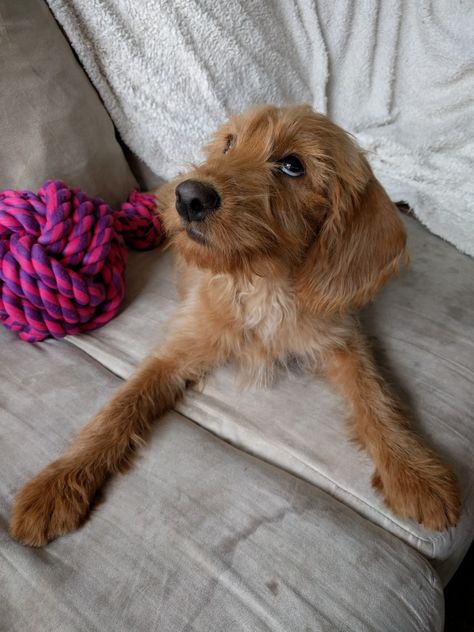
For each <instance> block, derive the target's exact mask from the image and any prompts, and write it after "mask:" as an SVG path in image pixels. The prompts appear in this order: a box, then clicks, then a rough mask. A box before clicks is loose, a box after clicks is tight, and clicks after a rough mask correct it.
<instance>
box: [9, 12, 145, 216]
mask: <svg viewBox="0 0 474 632" xmlns="http://www.w3.org/2000/svg"><path fill="white" fill-rule="evenodd" d="M0 87H1V89H0V138H1V139H2V144H1V147H0V189H5V188H12V189H32V190H36V189H37V188H38V187H39V186H40V185H41V184H42V182H43V181H44V180H46V179H62V180H64V181H65V182H66V183H67V184H68V185H70V186H77V187H79V188H81V189H83V190H84V191H86V192H87V193H89V194H90V195H99V196H101V197H103V198H105V199H106V200H107V201H108V202H110V203H111V204H118V203H119V202H121V201H123V200H124V199H125V198H126V196H127V193H128V192H129V191H130V190H131V189H133V188H134V187H135V186H136V182H135V179H134V177H133V175H132V173H131V171H130V168H129V167H128V164H127V162H126V161H125V158H124V156H123V153H122V150H121V148H120V145H119V144H118V142H117V140H116V137H115V132H114V128H113V125H112V122H111V120H110V118H109V116H108V114H107V112H106V111H105V109H104V107H103V105H102V103H101V102H100V99H99V97H98V96H97V93H96V92H95V90H94V88H93V87H92V85H91V84H90V82H89V80H88V79H87V77H86V75H85V73H84V71H83V70H82V69H81V67H80V66H79V64H78V62H77V61H76V59H75V57H74V54H73V52H72V50H71V48H70V47H69V44H68V43H67V41H66V39H65V37H64V36H63V34H62V33H61V31H60V29H59V28H58V25H57V24H56V22H55V20H54V18H53V17H52V15H51V14H50V12H49V9H48V7H47V6H46V4H45V3H44V2H43V0H21V1H19V2H16V1H13V0H0Z"/></svg>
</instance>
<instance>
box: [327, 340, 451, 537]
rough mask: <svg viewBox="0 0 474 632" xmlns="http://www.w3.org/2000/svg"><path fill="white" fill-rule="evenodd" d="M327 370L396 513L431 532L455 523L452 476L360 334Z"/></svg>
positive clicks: (336, 354) (329, 358)
mask: <svg viewBox="0 0 474 632" xmlns="http://www.w3.org/2000/svg"><path fill="white" fill-rule="evenodd" d="M325 371H326V374H327V375H328V377H329V378H330V380H331V381H332V383H333V384H334V385H335V386H336V388H337V389H338V390H339V391H340V392H341V393H342V394H343V395H345V397H347V398H348V400H349V401H350V403H351V406H352V428H351V429H352V431H353V437H354V439H356V440H357V441H358V442H359V443H360V444H362V445H363V446H364V447H365V448H366V449H367V451H368V453H369V455H370V456H371V457H372V459H373V461H374V463H375V472H374V475H373V478H372V484H373V486H374V487H375V488H376V489H378V490H379V491H380V492H382V493H383V494H384V497H385V502H386V504H387V505H388V506H389V507H390V508H391V509H392V510H393V511H394V512H395V513H396V514H398V515H400V516H404V517H408V518H414V519H415V520H417V521H418V522H420V523H421V524H423V525H424V526H425V527H427V528H429V529H433V530H441V529H445V528H447V527H449V526H453V525H455V524H456V522H457V520H458V517H459V492H458V486H457V481H456V478H455V476H454V474H453V473H452V472H451V470H449V469H448V468H447V467H446V466H445V465H444V464H443V463H442V461H441V460H440V459H439V458H438V456H437V455H436V454H435V453H434V452H433V451H432V450H430V449H429V448H428V447H426V446H424V445H423V444H422V442H421V440H420V439H419V438H418V436H417V435H416V434H415V433H414V432H413V431H412V430H411V429H410V426H409V423H408V421H407V419H406V417H405V415H404V413H403V411H402V410H401V407H400V404H399V403H398V402H397V401H396V399H395V398H394V397H393V395H392V394H391V393H390V392H389V389H388V387H387V385H386V384H385V383H384V381H383V379H382V377H381V376H380V375H379V373H378V371H377V369H376V367H375V364H374V362H373V360H372V357H371V354H370V352H369V349H368V345H367V343H366V342H365V340H364V339H363V337H362V336H361V335H360V334H355V335H354V337H353V339H352V340H351V341H350V343H348V344H347V346H346V347H345V348H343V349H338V350H335V351H333V352H332V353H330V354H328V355H327V357H326V358H325Z"/></svg>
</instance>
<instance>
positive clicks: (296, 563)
mask: <svg viewBox="0 0 474 632" xmlns="http://www.w3.org/2000/svg"><path fill="white" fill-rule="evenodd" d="M0 348H1V359H2V362H1V363H0V400H1V402H2V408H3V411H2V414H1V415H0V435H1V438H2V459H1V461H0V496H1V504H0V586H1V595H2V599H1V600H0V621H1V627H2V629H5V630H9V631H10V632H29V631H31V632H47V631H48V632H49V631H50V630H74V631H75V632H81V631H84V632H85V631H86V630H87V632H91V631H93V630H97V631H100V632H107V631H109V630H110V632H119V631H124V632H125V631H127V632H128V631H130V630H133V631H134V632H141V631H143V632H152V631H157V632H158V631H159V632H161V631H166V632H174V631H183V632H184V631H185V630H187V631H189V630H194V631H196V632H198V631H201V632H209V631H210V630H232V631H238V630H242V631H244V630H245V631H248V632H255V631H256V630H272V631H275V632H276V631H281V632H288V630H294V631H295V632H296V631H301V632H303V631H307V630H314V631H316V630H327V631H329V630H347V631H348V632H349V631H350V632H358V631H360V632H370V631H373V632H379V631H380V630H384V632H391V631H393V632H399V631H400V630H404V632H410V631H413V632H419V631H420V630H430V632H436V631H440V630H442V623H443V621H442V620H443V595H442V589H441V584H440V581H439V578H438V576H437V574H436V572H435V571H434V570H433V569H432V567H431V565H430V564H429V563H428V562H427V561H426V560H425V559H424V558H423V557H422V556H420V555H419V554H418V553H417V552H416V551H415V550H413V549H412V548H411V547H409V546H407V545H406V544H405V543H403V542H402V541H401V540H399V539H397V538H395V537H393V536H392V535H391V534H389V533H387V532H386V531H384V530H383V529H380V528H379V527H377V526H375V525H374V524H373V523H371V522H370V521H367V520H365V519H364V518H362V517H361V516H359V515H358V514H357V513H356V512H354V511H353V510H351V509H349V508H348V507H346V506H345V505H344V504H342V503H340V502H338V501H337V500H335V499H334V498H331V496H330V495H328V494H326V493H325V492H323V491H322V490H320V489H318V488H317V487H315V486H313V485H310V484H308V483H306V482H304V481H302V480H301V479H300V478H297V477H294V476H292V475H290V474H287V473H286V472H283V471H282V470H281V469H279V468H276V467H273V466H270V465H268V464H266V463H263V462H262V461H260V460H258V459H256V458H254V457H252V456H249V455H247V454H245V453H244V452H241V451H239V450H236V449H235V448H233V447H231V446H229V445H228V444H226V443H224V442H223V441H222V440H221V439H218V438H216V437H214V436H213V435H212V434H211V433H209V432H208V431H206V430H203V429H202V428H199V426H197V425H196V424H194V423H192V422H191V421H189V420H187V419H185V418H184V417H183V416H181V415H180V414H178V413H176V412H172V413H170V414H169V415H167V416H166V417H165V418H164V419H162V420H161V422H160V423H159V424H158V425H157V428H156V432H155V434H154V436H153V438H152V440H151V442H150V443H149V445H148V446H147V447H146V448H145V449H144V450H143V451H142V453H141V456H140V458H139V459H138V461H137V463H136V466H135V467H134V468H133V469H132V470H131V471H130V472H129V473H128V474H127V475H126V476H121V477H118V478H116V479H115V480H114V481H113V482H112V483H111V484H110V486H109V487H108V489H107V492H106V502H105V503H103V504H101V505H100V506H99V507H97V509H96V510H95V512H94V514H93V516H92V519H91V520H90V521H89V522H87V523H86V525H85V526H84V527H83V528H82V529H80V530H79V531H77V532H75V533H73V534H70V535H68V536H66V537H63V538H60V539H58V540H56V541H55V542H52V543H51V544H49V545H48V546H47V547H46V548H43V549H31V548H28V547H24V546H21V545H20V544H18V543H17V542H14V541H13V540H12V539H11V538H10V537H9V535H8V533H7V521H8V507H9V506H10V504H11V501H12V498H13V495H14V493H15V491H16V490H17V489H18V488H19V486H20V485H21V484H23V482H24V481H25V480H26V479H27V478H28V477H29V476H31V475H32V474H34V473H35V472H36V471H37V470H38V468H40V467H42V466H44V465H45V464H46V463H48V462H49V461H50V460H52V459H53V458H55V457H56V456H57V455H58V454H59V452H60V451H61V450H62V449H63V448H64V446H65V444H66V443H67V441H68V439H69V437H70V436H71V435H72V434H73V432H74V431H75V430H76V429H77V428H79V426H81V425H82V424H83V423H84V422H85V421H86V420H87V418H88V417H89V416H90V415H91V414H92V413H93V411H94V410H95V409H96V408H97V407H98V406H100V405H101V404H102V403H103V402H104V401H105V400H106V399H107V398H108V397H110V395H111V392H112V391H113V390H114V389H115V388H116V387H117V386H118V384H119V383H120V379H119V378H117V377H116V376H114V375H112V374H111V373H110V372H109V371H107V370H106V369H105V368H104V367H102V366H100V365H99V364H97V363H96V362H95V361H94V360H93V359H91V358H88V357H87V356H86V355H85V354H83V353H82V352H81V351H79V350H77V349H75V348H73V347H72V346H70V345H67V344H66V343H65V342H57V341H47V342H45V343H42V344H41V345H35V346H31V345H27V344H26V343H21V342H20V341H18V340H17V339H15V338H14V336H13V334H11V333H10V332H7V331H6V330H1V331H0Z"/></svg>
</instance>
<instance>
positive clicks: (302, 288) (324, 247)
mask: <svg viewBox="0 0 474 632" xmlns="http://www.w3.org/2000/svg"><path fill="white" fill-rule="evenodd" d="M206 154H207V160H206V161H205V162H204V163H202V164H201V165H199V166H197V167H196V168H195V169H193V170H192V171H191V172H189V173H187V174H185V175H182V176H180V177H179V178H178V179H177V180H176V181H175V182H174V183H172V186H170V187H167V191H168V193H167V195H165V197H164V198H162V199H161V202H162V208H163V217H164V222H165V228H166V230H167V232H168V234H169V235H170V236H171V239H172V241H173V243H174V246H175V248H177V249H178V251H179V252H180V253H181V255H182V256H183V257H184V258H185V259H186V260H187V261H188V262H191V263H193V264H195V265H197V266H200V267H203V268H208V269H210V270H212V271H214V272H217V273H221V272H230V273H244V274H252V273H254V274H260V275H266V274H275V273H281V271H282V269H284V270H285V273H286V274H290V275H291V277H292V279H294V287H295V291H296V292H298V294H299V296H300V297H301V298H302V300H303V301H305V303H306V304H307V305H308V306H309V307H310V308H312V309H314V310H317V311H325V312H328V311H329V312H331V311H345V310H347V309H352V308H354V307H358V306H360V305H362V304H364V303H365V302H367V301H368V300H369V299H370V298H371V297H372V296H373V295H374V294H375V292H376V291H377V290H378V288H379V287H380V286H381V285H382V284H383V283H384V282H385V280H386V279H387V278H388V277H389V276H391V274H393V273H394V272H396V271H397V269H398V267H399V265H400V263H401V262H402V261H403V259H404V258H405V231H404V228H403V224H402V223H401V221H400V219H399V217H398V212H397V209H396V207H395V206H394V205H393V204H392V203H391V202H390V200H389V199H388V197H387V195H386V193H385V191H384V190H383V188H382V187H381V185H380V184H379V183H378V182H377V180H376V179H375V178H374V176H373V174H372V171H371V169H370V167H369V165H368V163H367V161H366V159H365V157H364V155H363V153H362V151H361V150H360V149H359V148H358V146H357V145H356V144H355V142H354V141H353V140H352V138H351V137H350V136H349V135H348V134H347V133H346V132H344V131H343V130H342V129H341V128H339V127H338V126H337V125H335V124H333V123H331V122H330V121H329V120H328V119H327V118H326V117H324V116H322V115H320V114H316V113H314V112H313V111H312V109H311V108H310V107H308V106H298V107H287V108H277V107H272V106H266V107H261V108H258V109H256V110H252V111H250V112H249V113H247V114H244V115H241V116H236V117H234V118H232V119H231V120H230V121H228V122H227V123H225V124H224V125H223V126H222V127H221V128H220V129H219V130H218V131H217V133H216V134H215V136H214V138H213V139H212V142H211V143H210V144H209V145H208V146H207V148H206Z"/></svg>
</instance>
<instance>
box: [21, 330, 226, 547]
mask: <svg viewBox="0 0 474 632" xmlns="http://www.w3.org/2000/svg"><path fill="white" fill-rule="evenodd" d="M195 324H196V327H193V326H192V320H191V319H189V318H188V329H187V331H188V332H189V333H188V334H184V335H175V336H173V338H172V339H171V341H170V342H169V343H168V344H166V345H165V346H164V347H163V348H162V349H158V350H157V351H156V352H155V353H154V354H152V355H151V356H150V357H149V358H148V359H147V360H146V361H145V362H144V363H143V365H142V366H141V367H140V368H139V369H138V370H137V372H136V373H135V374H134V375H133V376H132V377H131V378H130V379H129V380H128V381H127V382H126V383H125V384H124V385H123V386H122V388H121V389H120V390H119V391H118V392H117V395H116V396H115V397H114V398H113V399H112V400H111V401H110V402H109V403H108V404H107V405H106V406H105V407H104V408H103V409H102V410H101V411H100V412H99V413H98V414H97V415H96V416H95V417H94V418H93V419H92V421H90V422H89V423H88V424H87V425H86V426H85V427H84V428H83V429H82V430H81V431H80V432H79V434H78V436H77V437H76V439H75V440H74V441H73V442H72V444H71V446H70V447H69V449H68V450H67V451H66V452H65V453H64V454H63V455H62V456H61V457H60V458H59V459H58V460H56V461H54V462H53V463H51V464H50V465H49V466H47V467H46V468H45V469H44V470H42V471H41V472H40V473H39V474H37V475H36V476H35V477H34V478H33V479H32V480H30V481H29V482H28V483H27V484H26V485H25V486H24V487H23V489H21V490H20V492H19V493H18V495H17V497H16V499H15V502H14V506H13V511H12V516H11V524H10V531H11V534H12V536H13V537H14V538H16V539H17V540H19V541H20V542H22V543H24V544H28V545H31V546H42V545H44V544H46V543H47V542H48V541H49V540H51V539H53V538H55V537H57V536H59V535H62V534H65V533H67V532H69V531H72V530H74V529H77V528H78V527H79V526H80V525H81V524H82V523H83V522H84V521H85V519H86V517H87V515H88V513H89V511H90V508H91V504H92V503H93V501H94V497H95V496H96V494H97V493H98V491H99V490H100V488H101V487H102V486H103V485H104V484H105V483H106V482H107V479H108V478H110V477H111V476H112V475H113V474H114V473H116V472H118V471H121V470H124V469H125V468H126V467H127V465H128V464H129V462H130V460H131V458H132V457H133V454H134V452H135V451H136V450H137V448H138V447H139V446H140V445H141V444H143V442H144V440H145V439H146V438H147V436H148V434H149V432H150V430H151V427H152V424H153V421H154V420H155V419H156V418H157V417H159V416H160V415H162V414H163V413H164V412H166V411H167V410H169V409H170V408H171V407H172V406H173V405H174V403H175V401H176V400H177V399H178V398H179V397H180V396H181V395H182V393H183V391H184V389H185V386H186V384H187V383H188V382H192V381H196V380H199V379H200V378H201V377H202V376H203V374H204V373H205V372H206V371H207V370H209V369H210V368H211V366H212V365H213V364H215V363H217V362H218V361H219V359H222V350H221V349H220V347H219V343H218V339H217V336H216V335H215V334H216V332H213V333H212V334H211V333H210V332H209V335H208V336H206V327H205V326H201V323H199V322H196V323H195ZM191 332H196V333H195V334H191Z"/></svg>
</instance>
